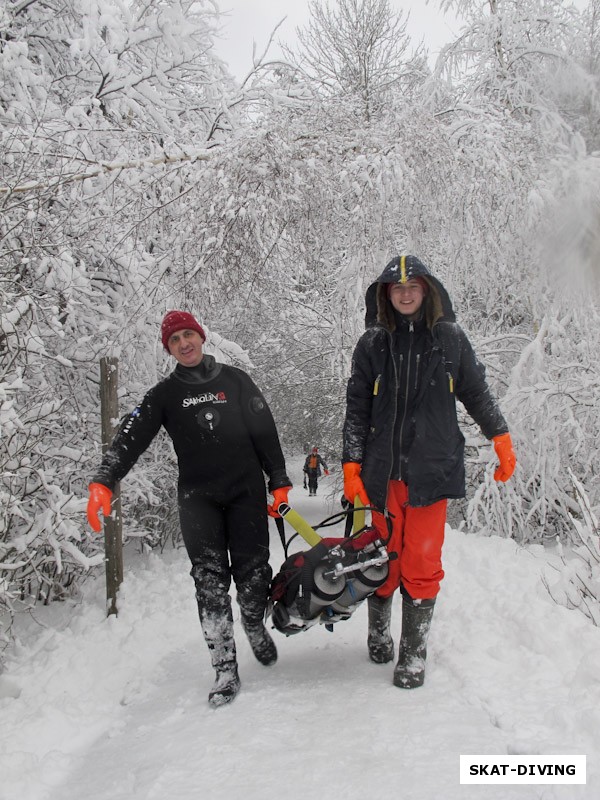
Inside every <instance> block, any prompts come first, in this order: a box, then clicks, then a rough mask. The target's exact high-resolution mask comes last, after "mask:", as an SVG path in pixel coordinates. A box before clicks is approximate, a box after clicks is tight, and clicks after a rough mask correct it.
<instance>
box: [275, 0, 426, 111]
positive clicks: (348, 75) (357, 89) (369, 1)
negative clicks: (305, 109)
mask: <svg viewBox="0 0 600 800" xmlns="http://www.w3.org/2000/svg"><path fill="white" fill-rule="evenodd" d="M309 10H310V17H309V21H308V23H307V25H306V27H304V28H298V29H297V36H298V41H299V46H298V47H297V49H296V53H295V54H294V55H292V56H291V59H292V60H293V61H294V62H295V63H296V64H297V66H298V67H299V69H300V70H301V72H302V74H303V75H304V76H305V77H306V78H307V80H308V82H309V83H310V84H311V85H312V86H313V87H314V88H316V90H317V91H318V92H319V93H321V94H322V95H324V96H326V97H330V98H343V100H344V102H345V103H347V104H348V103H353V104H355V106H356V111H357V114H358V115H359V117H362V118H363V119H364V120H366V121H369V120H370V119H371V118H372V117H373V116H374V115H375V116H376V115H377V114H379V113H380V112H381V109H382V107H383V106H384V104H385V102H386V100H387V99H388V98H389V96H390V90H391V89H392V88H393V89H394V90H395V91H399V90H400V89H402V90H403V92H404V93H409V92H410V91H411V90H412V89H413V88H414V86H415V85H419V84H420V83H422V81H423V79H424V77H425V76H426V75H427V74H428V69H427V65H426V60H425V57H424V55H423V53H421V52H420V51H417V52H416V53H413V52H411V51H410V37H409V35H408V33H407V30H406V27H407V18H406V16H405V15H404V14H403V13H402V12H401V13H399V14H396V13H394V12H393V11H392V9H391V6H390V3H389V0H332V2H331V3H328V2H327V0H311V2H309Z"/></svg>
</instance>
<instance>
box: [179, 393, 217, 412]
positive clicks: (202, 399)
mask: <svg viewBox="0 0 600 800" xmlns="http://www.w3.org/2000/svg"><path fill="white" fill-rule="evenodd" d="M226 402H227V396H226V395H225V392H217V393H216V394H214V392H206V393H205V394H199V395H197V397H185V398H184V400H183V403H182V405H183V407H184V408H189V407H190V406H197V405H200V403H226Z"/></svg>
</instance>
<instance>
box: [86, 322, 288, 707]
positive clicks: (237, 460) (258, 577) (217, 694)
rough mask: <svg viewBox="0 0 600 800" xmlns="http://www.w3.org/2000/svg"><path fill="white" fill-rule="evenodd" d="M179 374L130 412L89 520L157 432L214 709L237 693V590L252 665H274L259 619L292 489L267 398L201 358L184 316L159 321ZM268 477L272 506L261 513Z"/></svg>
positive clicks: (194, 330)
mask: <svg viewBox="0 0 600 800" xmlns="http://www.w3.org/2000/svg"><path fill="white" fill-rule="evenodd" d="M161 338H162V343H163V346H164V348H165V350H166V351H167V352H168V353H170V354H171V355H172V356H173V357H174V358H175V360H176V361H177V366H176V367H175V370H174V371H173V372H172V373H171V374H170V375H169V376H168V377H166V378H165V379H164V380H162V381H160V382H159V383H158V384H156V386H154V387H153V388H152V389H150V391H149V392H148V393H147V394H146V396H145V397H144V399H143V400H142V402H141V404H140V405H139V406H138V407H137V408H135V409H134V410H133V411H132V412H131V414H129V415H128V416H127V417H126V418H125V420H124V422H123V424H122V425H121V428H120V430H119V431H118V433H117V435H116V436H115V439H114V441H113V442H112V444H111V446H110V448H109V449H108V451H107V452H106V454H105V456H104V458H103V460H102V463H101V465H100V468H99V469H98V472H97V473H96V474H95V475H94V477H93V478H92V483H91V484H90V486H89V493H90V494H89V501H88V507H87V516H88V521H89V523H90V525H91V527H92V528H93V530H95V531H100V529H101V524H100V520H99V518H98V511H99V510H102V512H103V513H104V514H105V515H108V514H110V504H111V498H112V493H113V490H114V487H115V484H116V483H118V482H119V481H120V480H121V479H122V478H124V477H125V475H127V473H128V472H129V470H130V469H131V468H132V467H133V465H134V464H135V462H136V461H137V459H138V458H139V456H140V455H141V454H142V453H143V452H144V451H145V450H146V448H147V447H148V446H149V444H150V442H151V441H152V440H153V439H154V437H155V436H156V434H157V433H158V431H159V430H160V427H161V426H163V427H164V428H165V429H166V431H167V433H168V434H169V436H170V437H171V439H172V440H173V444H174V447H175V452H176V453H177V460H178V467H179V482H178V499H179V518H180V523H181V532H182V534H183V541H184V543H185V547H186V549H187V552H188V555H189V557H190V560H191V562H192V571H191V575H192V577H193V579H194V582H195V585H196V600H197V602H198V611H199V614H200V623H201V626H202V633H203V635H204V639H205V640H206V643H207V645H208V649H209V651H210V657H211V661H212V665H213V667H214V668H215V671H216V681H215V684H214V686H213V687H212V690H211V692H210V694H209V696H208V699H209V703H210V704H211V705H212V706H220V705H223V704H224V703H228V702H229V701H231V700H232V699H233V698H234V697H235V696H236V694H237V692H238V691H239V688H240V679H239V675H238V667H237V660H236V648H235V641H234V636H233V616H232V610H231V598H230V596H229V587H230V584H231V579H232V578H233V581H234V583H235V586H236V589H237V602H238V604H239V607H240V612H241V621H242V626H243V628H244V630H245V632H246V634H247V636H248V640H249V642H250V645H251V647H252V651H253V653H254V655H255V656H256V658H257V659H258V660H259V661H260V662H261V664H264V665H265V666H269V665H271V664H274V663H275V661H276V660H277V649H276V647H275V643H274V642H273V639H272V638H271V636H270V634H269V633H268V632H267V630H266V628H265V626H264V622H263V615H264V612H265V607H266V604H267V595H268V591H269V584H270V581H271V576H272V571H271V567H270V566H269V531H268V516H267V512H268V513H269V514H270V515H271V516H278V515H277V513H276V510H275V509H277V507H278V506H279V504H280V503H283V502H285V503H287V501H288V492H289V490H290V488H291V481H290V479H289V478H288V476H287V474H286V467H285V460H284V456H283V453H282V450H281V445H280V443H279V437H278V435H277V430H276V428H275V423H274V421H273V417H272V415H271V411H270V410H269V407H268V405H267V402H266V400H265V399H264V397H263V396H262V394H261V393H260V391H259V390H258V388H257V387H256V386H255V384H254V383H253V381H252V380H251V379H250V377H249V376H248V375H247V374H246V373H245V372H243V371H242V370H240V369H237V368H235V367H230V366H225V365H224V364H219V363H217V362H216V361H215V359H214V357H213V356H210V355H206V354H205V353H204V352H203V345H204V342H205V341H206V336H205V334H204V330H203V329H202V327H201V326H200V325H199V323H198V322H197V321H196V319H195V318H194V317H193V316H192V315H191V314H189V313H188V312H186V311H170V312H169V313H168V314H167V315H166V316H165V318H164V319H163V321H162V327H161ZM263 473H265V474H266V475H267V476H268V478H269V485H268V489H269V492H271V494H272V496H273V503H272V504H271V505H270V506H269V507H267V496H266V489H265V478H264V475H263Z"/></svg>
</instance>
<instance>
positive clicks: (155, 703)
mask: <svg viewBox="0 0 600 800" xmlns="http://www.w3.org/2000/svg"><path fill="white" fill-rule="evenodd" d="M295 477H297V476H295ZM332 480H333V478H327V479H324V480H323V481H322V482H321V491H320V494H319V496H317V497H316V498H309V497H308V496H307V493H306V492H305V491H304V490H303V489H302V485H301V480H297V488H295V489H294V490H293V491H292V494H291V496H290V499H291V502H292V505H293V507H294V508H296V509H297V510H298V511H299V512H300V514H302V516H304V517H305V519H307V520H308V521H309V522H310V523H311V524H313V525H315V524H316V523H318V522H319V521H320V520H321V519H323V518H324V517H326V516H328V515H329V514H330V513H332V512H334V511H337V510H338V508H339V506H337V504H334V505H333V506H332V505H331V504H330V502H329V501H328V500H327V498H326V497H325V496H323V493H324V492H326V491H327V488H328V486H331V481H332ZM271 524H272V523H271ZM326 531H327V535H331V534H332V532H333V535H335V533H336V532H337V531H336V530H335V529H334V530H333V531H332V529H331V528H328V529H326ZM288 532H289V534H290V535H291V533H292V530H291V529H289V528H288ZM339 535H342V530H341V528H340V530H339ZM300 547H301V545H298V547H296V545H295V543H294V547H293V548H292V549H299V548H300ZM545 558H546V556H545V554H544V551H543V550H542V549H536V548H533V549H522V548H520V547H519V546H517V545H516V544H515V543H514V542H512V541H507V540H504V539H500V538H495V537H492V538H479V537H476V536H473V535H467V534H465V533H462V532H458V531H455V530H450V529H448V531H447V540H446V545H445V550H444V566H445V569H446V578H445V580H444V582H443V585H442V592H441V594H440V598H439V601H438V604H437V607H436V612H435V615H434V619H433V625H432V632H431V636H430V640H429V656H428V671H427V678H426V683H425V686H424V687H422V688H421V689H417V690H413V691H405V690H401V689H397V688H396V687H394V686H393V685H392V683H391V677H392V670H393V666H392V665H390V664H387V665H374V664H371V663H370V662H369V660H368V657H367V651H366V603H365V604H363V605H362V606H361V607H360V608H359V609H358V610H357V611H356V613H355V614H354V616H353V617H352V618H351V619H350V620H348V621H346V622H340V623H337V624H336V625H335V627H334V631H333V632H332V633H330V632H328V631H327V630H326V629H325V628H324V627H323V626H316V627H313V628H311V629H310V630H308V631H306V632H304V633H300V634H297V635H296V636H292V637H287V638H286V637H284V636H283V635H281V634H280V633H279V632H277V631H273V635H274V637H275V638H276V641H277V644H278V648H279V661H278V663H277V664H276V665H275V666H274V667H270V668H265V667H262V666H261V665H260V664H259V663H258V662H256V661H255V660H254V658H253V656H252V653H251V651H250V647H249V645H248V643H247V641H246V640H245V638H244V636H243V633H242V631H241V628H240V627H239V621H236V625H237V640H238V653H239V662H240V674H241V679H242V690H241V693H240V695H239V696H238V697H237V698H236V700H235V702H234V703H232V704H231V705H230V706H225V707H223V708H220V709H216V710H215V709H211V708H209V706H208V704H207V702H206V697H207V693H208V691H209V689H210V687H211V685H212V681H213V672H212V669H211V667H210V663H209V658H208V653H207V650H206V647H205V645H204V642H203V640H202V636H201V632H200V626H199V623H198V620H197V614H196V608H195V601H194V587H193V581H192V579H191V578H190V577H189V565H188V561H187V557H186V556H185V554H184V552H183V551H182V550H179V551H175V552H170V553H165V554H162V555H159V554H150V555H145V556H141V555H132V554H130V553H127V554H126V576H125V581H124V584H123V587H122V591H121V594H120V599H119V609H120V611H119V616H118V617H117V618H115V617H111V618H109V619H107V618H105V612H104V591H105V590H104V582H103V579H102V578H100V579H98V580H96V581H90V582H88V583H87V585H86V586H85V590H84V597H83V600H82V601H81V602H80V604H79V605H78V606H72V605H68V606H65V605H63V606H61V607H60V609H61V612H62V614H61V616H60V617H58V618H57V616H56V615H57V613H60V612H57V610H56V604H55V608H54V609H52V608H50V609H43V610H40V611H39V612H36V616H37V617H38V618H39V620H40V623H41V624H40V627H39V628H38V633H37V635H36V636H35V637H33V636H31V635H29V636H25V637H23V639H22V641H21V643H20V645H19V647H18V648H17V650H16V651H15V652H14V653H13V654H12V655H11V656H10V657H9V660H8V664H7V669H6V671H5V672H4V674H3V675H1V676H0V719H1V720H2V724H1V725H0V800H14V798H19V800H55V799H56V800H58V799H59V798H60V800H81V799H82V798H86V800H154V798H157V799H158V798H160V800H164V799H165V798H171V797H172V798H177V799H178V800H198V798H202V800H225V798H227V800H242V798H243V800H263V798H265V797H278V796H280V795H281V794H284V795H285V796H286V798H287V799H288V800H300V798H302V799H304V798H306V797H312V798H347V800H358V799H359V798H360V799H361V800H362V798H365V797H377V796H380V795H385V796H392V797H398V798H402V800H439V798H444V799H445V800H458V799H459V798H460V800H463V798H465V799H466V800H480V798H481V800H512V798H524V799H525V800H533V798H544V800H580V798H581V799H583V798H585V800H592V799H593V798H597V797H600V761H599V752H600V742H599V733H600V630H599V629H598V628H595V627H594V626H593V625H592V624H591V623H590V621H589V620H587V619H586V618H585V617H584V616H583V615H581V614H580V613H579V612H577V611H567V610H566V609H564V608H562V607H560V606H557V605H556V604H555V603H554V602H553V601H552V600H551V599H550V597H549V596H548V594H547V592H546V590H545V588H544V586H543V584H542V581H541V579H540V575H541V573H542V570H543V569H544V564H545ZM282 560H283V554H282V548H281V544H280V542H279V538H278V535H277V532H276V529H275V526H274V525H273V528H272V564H273V567H274V569H275V570H277V569H278V567H279V566H280V564H281V561H282ZM234 609H235V611H236V613H237V606H236V605H235V603H234ZM237 619H238V620H239V615H238V618H237ZM399 624H400V600H399V598H398V597H396V600H395V606H394V631H395V635H396V638H397V633H398V627H399ZM460 754H490V755H511V754H512V755H518V754H527V755H532V754H584V755H587V785H585V786H574V785H525V786H523V785H521V786H516V785H502V786H499V785H475V786H465V785H460V783H459V755H460Z"/></svg>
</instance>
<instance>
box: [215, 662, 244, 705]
mask: <svg viewBox="0 0 600 800" xmlns="http://www.w3.org/2000/svg"><path fill="white" fill-rule="evenodd" d="M213 666H214V667H215V673H216V678H215V682H214V684H213V687H212V689H211V690H210V692H209V693H208V702H209V705H211V706H212V707H213V708H219V706H224V705H226V703H231V701H232V700H233V699H234V698H235V696H236V695H237V693H238V692H239V690H240V686H241V683H240V677H239V675H238V668H237V662H236V661H225V662H223V663H220V664H215V665H213Z"/></svg>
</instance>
